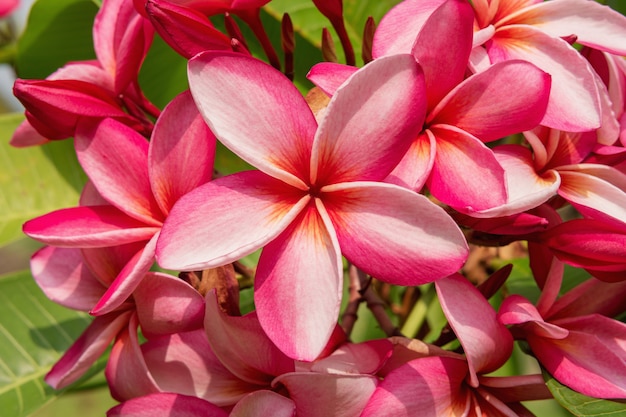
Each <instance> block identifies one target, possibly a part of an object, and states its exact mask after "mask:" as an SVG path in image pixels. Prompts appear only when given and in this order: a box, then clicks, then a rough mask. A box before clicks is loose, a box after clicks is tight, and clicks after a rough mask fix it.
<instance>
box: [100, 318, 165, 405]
mask: <svg viewBox="0 0 626 417" xmlns="http://www.w3.org/2000/svg"><path fill="white" fill-rule="evenodd" d="M137 325H138V323H137V316H136V315H135V314H133V315H132V316H131V318H130V322H129V323H128V326H127V327H126V329H124V330H123V331H122V332H121V333H120V334H119V335H118V336H117V339H116V340H115V343H114V344H113V348H112V349H111V356H109V360H108V362H107V366H106V368H105V370H104V375H105V377H106V379H107V382H108V383H109V389H110V391H111V396H112V397H113V398H115V399H116V400H117V401H126V400H129V399H131V398H134V397H141V396H142V395H148V394H152V393H156V392H159V391H160V388H159V386H158V384H157V383H156V381H155V380H154V378H153V377H152V375H151V374H150V371H149V370H148V367H147V365H146V362H145V361H144V359H143V355H142V353H141V347H140V346H139V339H138V337H137Z"/></svg>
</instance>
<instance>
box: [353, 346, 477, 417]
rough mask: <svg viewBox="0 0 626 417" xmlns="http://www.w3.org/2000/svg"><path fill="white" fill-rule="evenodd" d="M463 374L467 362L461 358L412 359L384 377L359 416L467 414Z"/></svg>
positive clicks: (467, 394)
mask: <svg viewBox="0 0 626 417" xmlns="http://www.w3.org/2000/svg"><path fill="white" fill-rule="evenodd" d="M466 376H467V363H466V362H465V361H464V360H462V359H453V358H443V357H439V356H431V357H426V358H420V359H414V360H412V361H409V362H407V363H406V364H404V365H402V366H400V367H398V368H396V369H395V370H393V371H392V372H390V373H389V374H388V375H387V376H386V377H385V379H384V380H383V381H382V382H381V383H380V384H379V385H378V388H376V391H374V394H373V395H372V397H371V398H370V400H369V402H368V404H367V406H366V407H365V410H364V411H363V413H362V414H361V417H374V416H383V415H384V416H395V417H413V416H421V415H423V416H433V417H449V416H450V415H455V416H457V415H458V416H462V415H467V411H468V409H469V405H470V404H469V402H470V393H469V392H468V388H467V387H466V386H465V382H464V380H465V377H466Z"/></svg>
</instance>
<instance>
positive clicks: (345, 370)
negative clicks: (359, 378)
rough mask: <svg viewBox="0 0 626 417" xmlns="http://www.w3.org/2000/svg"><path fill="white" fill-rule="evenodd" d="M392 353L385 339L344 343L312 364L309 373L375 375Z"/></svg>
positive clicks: (389, 343) (391, 346)
mask: <svg viewBox="0 0 626 417" xmlns="http://www.w3.org/2000/svg"><path fill="white" fill-rule="evenodd" d="M392 351H393V344H392V343H391V342H390V341H389V340H387V339H377V340H370V341H367V342H362V343H344V344H342V345H341V346H339V347H338V348H337V349H336V350H335V351H334V352H333V353H331V354H330V355H329V356H327V357H325V358H323V359H319V360H317V361H315V362H313V364H312V366H311V371H313V372H318V373H325V374H370V375H373V374H375V373H376V372H377V371H378V370H379V369H380V368H382V366H383V365H384V364H385V361H386V360H387V359H389V357H390V356H391V353H392Z"/></svg>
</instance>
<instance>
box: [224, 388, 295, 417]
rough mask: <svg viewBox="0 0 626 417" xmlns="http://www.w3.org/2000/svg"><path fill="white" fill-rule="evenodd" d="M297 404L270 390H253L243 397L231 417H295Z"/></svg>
mask: <svg viewBox="0 0 626 417" xmlns="http://www.w3.org/2000/svg"><path fill="white" fill-rule="evenodd" d="M295 415H296V405H295V404H294V402H293V401H292V400H290V399H289V398H287V397H283V396H282V395H280V394H277V393H275V392H273V391H269V390H261V391H255V392H252V393H250V394H248V395H246V396H245V397H243V398H242V399H241V400H239V402H237V404H236V405H235V407H233V410H232V411H231V412H230V415H229V416H230V417H295Z"/></svg>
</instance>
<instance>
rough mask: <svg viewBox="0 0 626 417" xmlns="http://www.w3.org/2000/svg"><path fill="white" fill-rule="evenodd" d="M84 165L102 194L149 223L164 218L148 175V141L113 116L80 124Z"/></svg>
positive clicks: (80, 154)
mask: <svg viewBox="0 0 626 417" xmlns="http://www.w3.org/2000/svg"><path fill="white" fill-rule="evenodd" d="M74 146H75V147H76V154H77V156H78V160H79V161H80V164H81V166H82V167H83V169H84V170H85V172H86V173H87V175H88V176H89V178H90V179H91V181H92V183H93V184H94V185H95V187H96V188H97V189H98V191H99V192H100V194H101V195H102V196H103V197H104V198H105V199H107V200H108V201H109V203H111V204H113V205H114V206H116V207H117V208H118V209H119V210H121V211H123V212H124V213H126V214H128V215H129V216H131V217H134V218H136V219H137V220H141V221H143V222H144V223H146V224H148V225H153V226H160V225H161V222H162V220H163V214H162V213H161V211H160V209H159V207H158V205H157V203H156V200H155V199H154V196H153V195H152V190H151V188H150V179H149V178H148V141H147V140H146V139H145V138H144V137H143V136H141V135H140V134H139V133H137V132H136V131H135V130H133V129H131V128H130V127H128V126H126V125H124V124H122V123H120V122H118V121H116V120H113V119H104V120H102V121H100V122H98V123H97V124H94V123H93V122H92V121H88V122H83V123H79V125H78V127H77V128H76V137H75V140H74Z"/></svg>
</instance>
